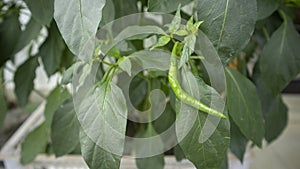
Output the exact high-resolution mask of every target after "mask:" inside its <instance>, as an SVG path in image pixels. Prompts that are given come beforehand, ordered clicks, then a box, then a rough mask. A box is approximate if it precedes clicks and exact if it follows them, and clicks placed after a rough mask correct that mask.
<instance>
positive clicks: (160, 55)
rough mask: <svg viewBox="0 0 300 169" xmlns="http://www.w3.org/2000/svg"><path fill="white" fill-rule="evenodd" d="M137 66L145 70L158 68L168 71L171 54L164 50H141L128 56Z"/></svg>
mask: <svg viewBox="0 0 300 169" xmlns="http://www.w3.org/2000/svg"><path fill="white" fill-rule="evenodd" d="M128 57H129V59H130V60H131V61H132V62H133V64H135V65H139V66H141V67H142V68H144V69H150V68H156V69H159V70H168V69H169V65H170V53H169V52H166V51H163V50H152V51H149V50H141V51H138V52H135V53H132V54H131V55H129V56H128Z"/></svg>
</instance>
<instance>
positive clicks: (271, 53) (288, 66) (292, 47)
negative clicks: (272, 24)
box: [259, 18, 300, 96]
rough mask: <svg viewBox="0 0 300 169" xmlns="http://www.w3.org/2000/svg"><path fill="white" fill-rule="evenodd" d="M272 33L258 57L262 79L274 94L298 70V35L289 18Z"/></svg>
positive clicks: (299, 58)
mask: <svg viewBox="0 0 300 169" xmlns="http://www.w3.org/2000/svg"><path fill="white" fill-rule="evenodd" d="M285 19H286V20H285V21H284V22H283V24H282V25H281V26H280V27H279V28H278V29H277V30H276V31H275V32H274V33H273V34H272V36H271V38H270V40H269V41H268V42H267V44H266V45H265V47H264V48H263V51H262V54H261V57H260V60H259V61H260V65H259V66H260V71H261V76H262V79H263V81H264V83H265V85H266V86H267V87H269V88H270V90H271V91H272V94H273V95H274V96H276V95H278V94H279V93H280V92H281V91H282V90H283V89H284V88H285V87H286V86H287V85H288V83H289V82H290V81H291V80H292V79H294V78H295V77H296V75H297V74H299V72H300V55H299V53H300V48H299V45H298V44H300V36H299V34H298V33H297V31H296V30H295V28H294V26H293V23H292V22H291V21H290V19H287V18H285Z"/></svg>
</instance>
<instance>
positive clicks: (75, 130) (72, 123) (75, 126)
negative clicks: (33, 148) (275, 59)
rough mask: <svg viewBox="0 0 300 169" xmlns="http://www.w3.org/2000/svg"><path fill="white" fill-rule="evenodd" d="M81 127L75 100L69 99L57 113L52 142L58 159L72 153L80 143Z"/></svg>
mask: <svg viewBox="0 0 300 169" xmlns="http://www.w3.org/2000/svg"><path fill="white" fill-rule="evenodd" d="M79 126H80V124H79V123H78V120H77V116H76V112H75V109H74V105H73V100H72V99H69V100H67V101H66V102H65V103H64V104H62V105H61V106H60V107H59V108H58V109H57V110H56V112H55V114H54V117H53V123H52V127H51V140H52V146H53V151H54V153H55V156H56V157H60V156H63V155H65V154H68V153H70V152H72V151H73V150H74V149H75V148H76V147H77V145H78V143H79Z"/></svg>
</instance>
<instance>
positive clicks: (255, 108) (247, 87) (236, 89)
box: [225, 68, 264, 146]
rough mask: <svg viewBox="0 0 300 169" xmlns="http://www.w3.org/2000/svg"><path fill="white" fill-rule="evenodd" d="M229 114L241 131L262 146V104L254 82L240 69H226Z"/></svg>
mask: <svg viewBox="0 0 300 169" xmlns="http://www.w3.org/2000/svg"><path fill="white" fill-rule="evenodd" d="M225 74H226V82H227V86H226V94H227V106H228V110H229V114H230V116H231V117H232V119H233V121H234V122H235V124H236V125H237V126H238V127H239V129H240V130H241V132H242V133H243V134H244V135H245V136H246V137H247V138H248V139H250V140H252V141H253V142H254V143H255V144H256V145H258V146H261V144H262V139H263V136H264V121H263V116H262V109H261V104H260V102H259V96H258V94H257V91H256V88H255V86H254V84H253V83H252V82H251V81H250V80H249V79H247V78H246V77H245V76H243V75H242V74H240V73H239V72H238V71H235V70H232V69H230V68H226V69H225Z"/></svg>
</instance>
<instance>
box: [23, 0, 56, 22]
mask: <svg viewBox="0 0 300 169" xmlns="http://www.w3.org/2000/svg"><path fill="white" fill-rule="evenodd" d="M25 2H26V4H27V5H28V8H29V9H30V12H31V14H32V17H33V18H34V19H35V20H36V21H38V22H39V23H40V24H42V25H50V22H51V20H52V18H53V11H54V9H53V8H54V0H47V1H39V0H35V1H34V0H25Z"/></svg>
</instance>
